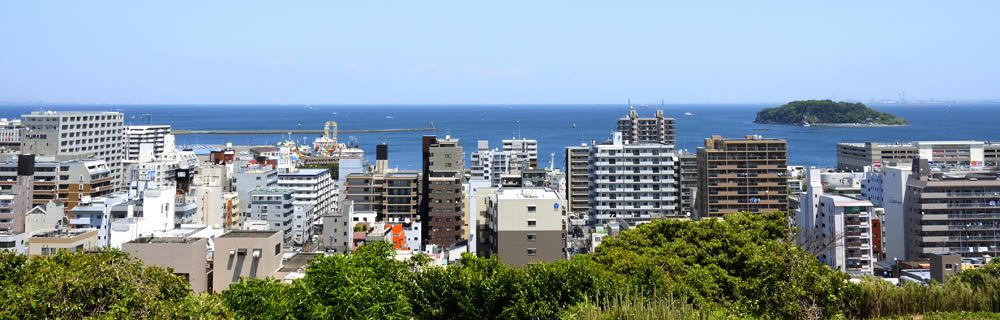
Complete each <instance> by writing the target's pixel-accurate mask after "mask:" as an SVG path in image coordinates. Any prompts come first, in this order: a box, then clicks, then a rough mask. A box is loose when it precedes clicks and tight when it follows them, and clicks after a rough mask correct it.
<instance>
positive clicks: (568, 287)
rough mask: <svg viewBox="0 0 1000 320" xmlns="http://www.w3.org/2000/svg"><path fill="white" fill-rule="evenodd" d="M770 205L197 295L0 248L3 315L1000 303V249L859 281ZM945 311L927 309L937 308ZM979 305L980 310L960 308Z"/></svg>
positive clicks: (389, 257)
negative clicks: (899, 275)
mask: <svg viewBox="0 0 1000 320" xmlns="http://www.w3.org/2000/svg"><path fill="white" fill-rule="evenodd" d="M786 223H787V217H785V216H783V215H782V214H780V213H774V214H765V215H753V214H735V215H730V216H727V217H726V219H725V220H705V221H698V222H691V221H677V220H662V221H656V222H653V223H649V224H645V225H642V226H640V227H638V228H636V229H634V230H631V231H627V232H624V233H623V234H621V235H620V236H619V237H618V238H616V239H607V240H605V241H604V243H602V244H601V246H600V247H599V248H598V250H597V252H595V253H593V254H588V255H581V256H578V257H576V258H574V259H573V260H570V261H560V262H556V263H549V264H535V265H531V266H529V267H526V268H514V267H511V266H508V265H505V264H503V263H501V262H500V261H499V260H497V259H493V258H480V257H475V256H472V255H464V256H463V257H462V258H461V260H460V261H459V262H458V263H456V264H453V265H450V266H447V267H442V266H432V265H430V264H429V262H430V259H429V258H428V257H427V256H424V255H416V256H415V257H414V258H413V259H410V260H407V261H398V260H396V259H394V254H395V253H394V251H393V249H392V247H391V244H388V243H380V242H376V243H370V244H368V245H365V246H362V247H361V248H360V249H358V250H356V251H355V252H353V253H352V254H350V255H329V256H324V257H319V258H316V259H313V260H312V261H310V262H309V264H308V266H307V268H306V273H305V276H304V277H303V278H302V279H298V280H295V281H294V282H292V283H290V284H288V283H282V282H280V281H277V280H274V279H264V280H262V279H243V280H242V281H241V282H239V283H235V284H233V285H232V286H231V287H230V288H229V289H228V290H226V291H223V293H221V294H203V295H194V294H193V293H192V292H191V291H190V289H189V288H188V285H187V284H186V282H185V281H184V280H182V278H180V277H177V276H174V275H172V274H170V271H169V270H164V269H162V268H157V267H152V268H142V265H141V263H139V262H137V261H135V260H133V259H131V258H129V257H128V256H127V255H126V254H124V253H121V252H119V251H115V250H112V251H105V252H101V253H97V254H83V253H78V254H66V253H60V254H59V255H57V256H52V257H33V258H31V259H28V258H26V257H24V256H20V255H16V254H11V253H4V254H2V255H0V291H2V292H0V294H2V295H0V319H7V318H15V319H37V318H54V317H59V318H67V319H80V318H107V319H119V318H154V319H161V318H169V319H184V318H201V319H218V318H237V319H555V318H564V319H664V318H666V319H708V318H765V319H794V318H806V319H821V318H874V317H887V316H890V317H891V316H899V315H912V314H926V315H934V316H935V317H940V318H944V319H952V318H956V317H961V316H970V317H972V316H975V317H980V316H981V317H986V318H989V317H992V315H991V314H988V313H983V312H998V311H1000V260H997V261H994V262H993V263H992V264H990V265H987V266H985V267H984V268H981V269H976V270H968V271H965V272H962V273H960V274H959V275H958V276H955V277H952V278H951V279H949V280H948V281H947V282H946V283H944V284H932V285H916V284H908V285H906V286H902V287H896V286H893V285H891V284H889V283H888V282H885V281H883V280H879V279H875V278H866V279H862V281H861V282H860V283H854V282H850V281H848V276H847V275H846V274H844V273H841V272H838V271H835V270H831V269H830V268H829V267H827V266H825V265H823V264H820V263H819V262H818V261H817V260H816V259H815V258H814V257H812V256H810V255H809V254H808V253H806V252H804V251H803V250H802V249H801V248H799V247H796V246H794V245H792V244H791V243H792V241H790V239H792V238H793V237H794V235H793V234H791V231H790V230H789V229H788V227H787V224H786ZM942 311H943V312H947V313H935V312H942ZM963 312H978V313H974V314H973V313H963Z"/></svg>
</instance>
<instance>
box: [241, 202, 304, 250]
mask: <svg viewBox="0 0 1000 320" xmlns="http://www.w3.org/2000/svg"><path fill="white" fill-rule="evenodd" d="M293 193H294V191H293V190H292V189H278V188H270V189H258V190H254V191H250V197H249V200H250V201H247V203H248V205H249V208H248V210H247V213H248V215H247V219H248V220H259V221H266V222H267V229H268V230H271V231H281V232H282V234H283V236H282V240H283V243H284V245H285V246H289V247H290V246H292V241H293V237H294V235H295V225H294V223H295V205H294V204H293V201H294V199H295V198H293V197H292V194H293Z"/></svg>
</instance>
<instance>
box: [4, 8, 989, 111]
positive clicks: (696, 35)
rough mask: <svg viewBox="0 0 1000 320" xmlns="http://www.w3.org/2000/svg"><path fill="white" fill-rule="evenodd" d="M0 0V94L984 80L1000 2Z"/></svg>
mask: <svg viewBox="0 0 1000 320" xmlns="http://www.w3.org/2000/svg"><path fill="white" fill-rule="evenodd" d="M539 2H542V1H524V2H520V1H495V2H486V1H455V2H441V1H400V2H388V1H340V2H334V1H269V2H255V1H115V2H106V1H63V2H56V1H4V2H2V3H0V101H7V102H21V101H45V102H54V103H56V102H58V103H126V104H134V103H135V104H142V103H164V104H173V103H181V104H186V103H211V104H230V103H232V104H243V103H256V104H272V103H276V104H286V103H288V104H299V103H302V104H408V103H414V104H435V103H448V104H452V103H484V104H514V103H621V102H624V100H625V99H626V98H628V97H631V98H632V101H633V102H636V103H653V102H659V101H660V99H661V98H662V99H665V100H666V101H667V103H692V102H715V103H728V102H781V101H786V100H790V99H803V98H831V97H834V95H836V98H839V99H869V98H896V96H897V94H898V93H899V92H902V91H904V90H905V91H906V94H907V97H908V98H910V99H919V98H939V99H992V98H997V97H998V95H997V88H1000V86H998V77H1000V62H998V60H1000V40H998V39H1000V38H998V37H1000V19H997V14H998V13H1000V10H998V9H1000V1H954V2H952V1H898V2H897V1H857V2H854V1H823V2H820V1H789V2H784V1H732V2H729V1H690V2H691V3H687V4H677V3H666V1H650V2H631V1H592V2H591V1H545V2H544V3H539Z"/></svg>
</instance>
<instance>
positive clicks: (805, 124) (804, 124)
mask: <svg viewBox="0 0 1000 320" xmlns="http://www.w3.org/2000/svg"><path fill="white" fill-rule="evenodd" d="M802 126H803V127H806V128H808V127H810V126H811V125H810V124H809V123H808V122H803V123H802Z"/></svg>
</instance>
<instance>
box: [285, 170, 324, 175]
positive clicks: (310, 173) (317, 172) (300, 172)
mask: <svg viewBox="0 0 1000 320" xmlns="http://www.w3.org/2000/svg"><path fill="white" fill-rule="evenodd" d="M327 171H330V169H299V171H298V172H284V173H279V174H278V175H279V176H315V175H317V174H321V173H323V172H327Z"/></svg>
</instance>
